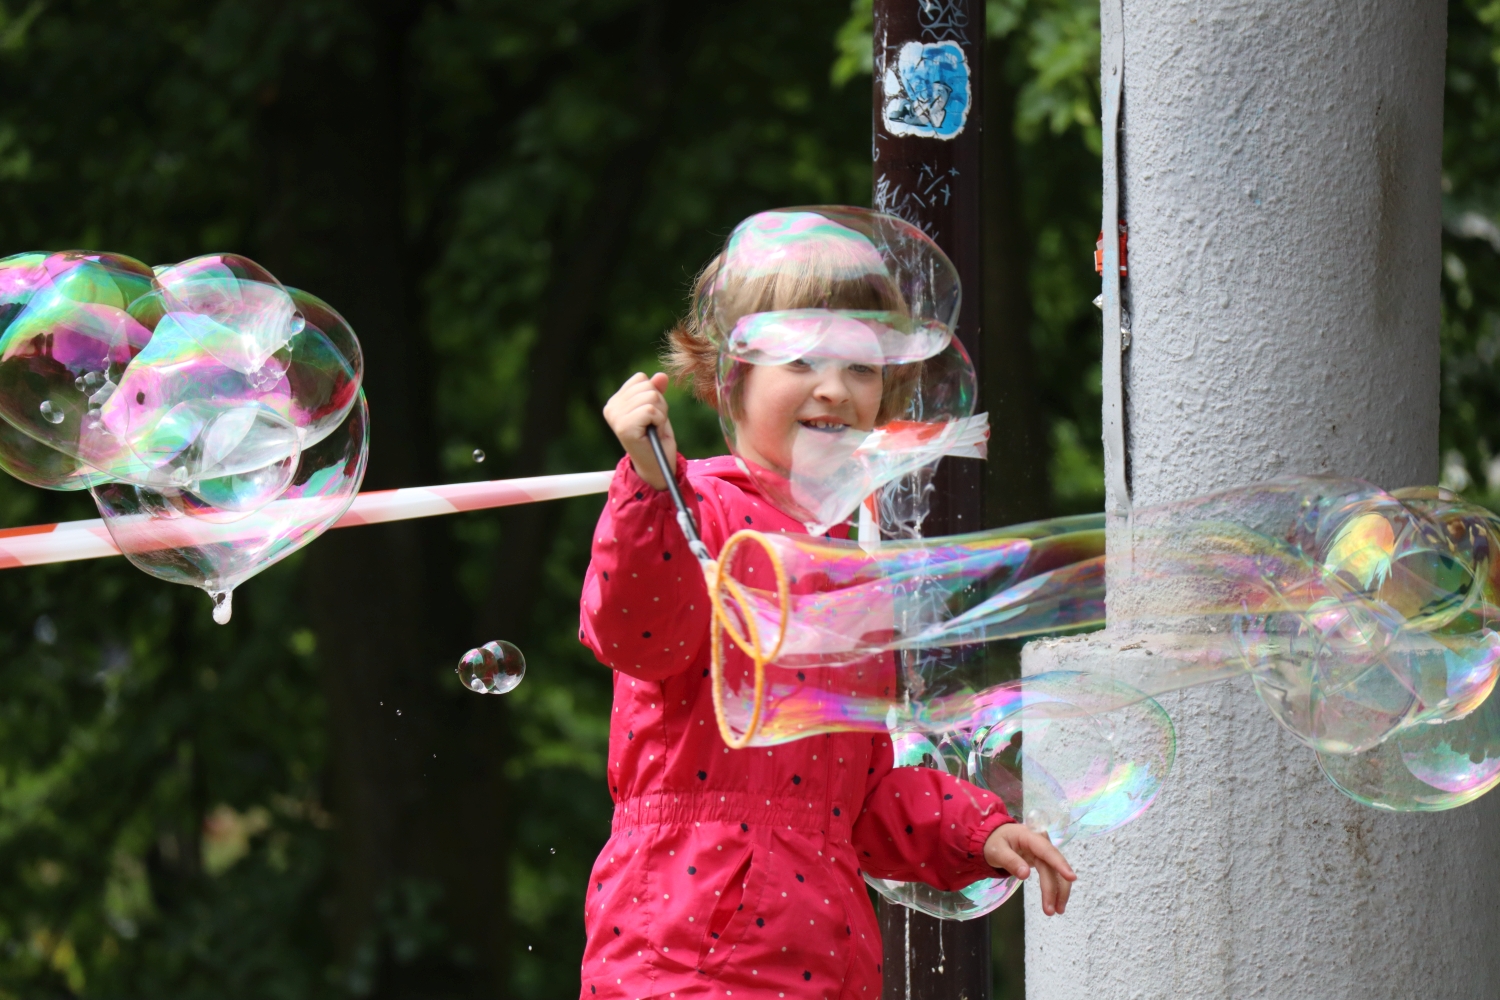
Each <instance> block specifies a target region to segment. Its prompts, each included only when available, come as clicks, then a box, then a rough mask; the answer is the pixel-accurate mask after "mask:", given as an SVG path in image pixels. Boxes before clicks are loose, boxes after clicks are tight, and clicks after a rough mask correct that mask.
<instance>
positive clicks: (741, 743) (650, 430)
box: [646, 425, 791, 750]
mask: <svg viewBox="0 0 1500 1000" xmlns="http://www.w3.org/2000/svg"><path fill="white" fill-rule="evenodd" d="M646 437H647V438H649V439H650V441H651V451H652V452H653V453H655V455H656V465H657V467H658V468H659V469H661V477H662V479H664V480H666V483H667V492H668V493H670V494H671V496H672V503H673V505H674V506H676V508H677V526H678V527H679V528H681V529H682V534H683V537H685V538H686V539H687V543H688V549H689V550H690V551H691V552H692V553H693V555H694V556H696V557H697V559H698V565H699V566H701V567H702V569H703V578H704V581H705V582H706V583H707V584H708V598H709V602H710V604H711V605H712V606H713V616H712V617H711V618H710V620H709V637H708V641H709V648H710V650H711V651H712V659H711V666H712V673H713V699H714V716H715V718H716V719H717V721H718V723H719V735H720V736H722V737H723V738H724V743H725V744H726V745H727V746H729V748H730V749H732V750H743V749H744V748H745V747H747V746H749V745H750V741H751V740H753V739H754V738H755V734H756V733H757V732H758V731H759V730H760V722H761V708H762V705H763V703H764V701H765V691H766V664H768V663H770V662H772V661H773V660H775V659H776V657H777V656H778V655H779V654H780V652H781V647H782V644H783V643H784V642H785V641H786V631H787V624H788V622H789V621H790V617H791V592H790V590H789V588H788V587H787V575H786V569H785V567H784V566H783V565H782V562H781V555H780V553H778V552H777V551H776V550H775V549H774V548H772V547H771V546H770V545H769V544H767V543H766V540H765V539H764V537H762V535H761V533H760V532H758V531H751V530H749V529H746V530H744V531H737V532H735V533H734V534H733V535H731V536H730V537H729V540H728V541H726V542H725V543H724V547H723V548H722V549H720V550H719V558H718V559H717V560H716V559H714V558H713V557H712V556H710V555H709V554H708V546H707V545H704V544H703V539H702V538H700V537H699V535H698V526H697V525H696V524H695V523H694V522H693V515H692V513H691V512H689V510H688V508H687V502H686V501H684V500H683V499H682V491H681V490H679V489H678V488H677V477H676V476H674V475H672V472H670V471H668V470H669V469H670V468H671V466H670V465H669V464H668V463H667V452H666V449H664V448H663V447H662V446H661V437H660V435H658V433H657V431H656V427H655V425H652V426H650V427H647V428H646ZM747 541H754V542H756V543H757V544H759V545H760V547H761V548H762V549H763V550H764V551H765V553H766V555H767V557H768V558H769V559H770V560H771V569H772V570H773V571H774V572H775V574H776V596H777V598H778V601H777V604H778V615H777V629H776V641H775V642H774V643H772V645H771V648H770V650H769V651H764V652H763V651H762V648H761V642H760V627H759V625H758V624H757V621H756V616H755V615H753V614H744V615H742V616H741V620H742V621H744V623H745V632H746V633H748V635H746V634H742V633H741V632H740V631H739V630H738V629H736V628H735V627H734V621H733V619H732V618H731V616H730V614H729V610H728V609H727V608H726V607H725V606H724V594H725V591H728V593H729V595H730V596H731V597H732V598H734V601H735V603H736V604H737V605H738V606H739V607H741V608H749V607H750V602H749V599H748V595H747V594H746V593H745V592H744V590H743V589H742V588H741V587H740V585H739V583H738V582H737V581H736V580H735V579H734V577H732V576H730V575H729V574H728V573H727V572H726V567H728V566H729V557H730V555H731V554H732V553H733V552H734V550H735V549H736V548H738V547H739V546H740V545H742V544H744V543H745V542H747ZM723 634H727V635H728V636H729V638H730V641H732V642H733V643H734V644H735V645H736V646H738V647H739V648H740V651H741V652H743V653H744V654H745V655H746V656H748V657H749V658H750V662H751V663H753V664H754V669H755V697H754V701H753V703H752V705H751V709H750V721H749V723H748V724H747V725H746V726H745V731H744V733H742V734H741V735H739V736H736V735H734V730H732V729H731V728H730V727H729V715H728V713H727V712H726V711H725V709H724V649H723V643H722V642H721V641H720V638H721V635H723Z"/></svg>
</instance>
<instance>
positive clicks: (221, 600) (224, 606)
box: [208, 590, 234, 625]
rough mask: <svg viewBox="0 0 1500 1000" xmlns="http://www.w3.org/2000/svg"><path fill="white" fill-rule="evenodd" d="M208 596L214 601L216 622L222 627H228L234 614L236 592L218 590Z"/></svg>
mask: <svg viewBox="0 0 1500 1000" xmlns="http://www.w3.org/2000/svg"><path fill="white" fill-rule="evenodd" d="M208 596H209V597H212V598H213V599H214V621H215V622H217V623H219V624H220V625H228V624H229V619H230V617H231V616H232V615H233V614H234V591H232V590H218V591H213V592H211V593H210V594H209V595H208Z"/></svg>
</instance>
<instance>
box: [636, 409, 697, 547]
mask: <svg viewBox="0 0 1500 1000" xmlns="http://www.w3.org/2000/svg"><path fill="white" fill-rule="evenodd" d="M646 437H648V438H650V439H651V450H652V451H654V452H655V453H656V464H657V467H658V468H660V469H661V477H662V478H663V479H665V480H666V481H667V492H668V493H670V494H672V503H673V504H675V505H676V507H677V526H678V527H679V528H681V529H682V534H683V536H684V537H686V538H687V543H688V549H689V550H690V551H691V552H692V553H693V555H694V556H696V557H697V559H698V561H699V562H701V563H707V562H713V557H712V556H710V555H709V554H708V546H707V545H704V544H703V539H701V538H699V537H698V526H697V525H696V524H694V523H693V515H692V514H690V513H688V509H687V504H686V503H684V502H683V499H682V492H681V491H680V490H678V489H677V476H676V475H675V473H676V472H677V470H676V469H674V468H672V467H671V466H669V465H668V464H667V452H666V450H665V449H664V448H662V446H661V435H659V434H657V433H656V425H655V424H651V425H650V426H648V427H647V428H646Z"/></svg>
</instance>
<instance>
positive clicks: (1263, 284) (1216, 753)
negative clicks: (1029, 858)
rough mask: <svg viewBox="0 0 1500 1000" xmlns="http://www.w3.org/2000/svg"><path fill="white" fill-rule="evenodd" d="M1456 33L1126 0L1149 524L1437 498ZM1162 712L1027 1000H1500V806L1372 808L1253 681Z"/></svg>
mask: <svg viewBox="0 0 1500 1000" xmlns="http://www.w3.org/2000/svg"><path fill="white" fill-rule="evenodd" d="M1106 7H1108V5H1107V4H1106ZM1445 14H1446V10H1445V5H1444V4H1442V3H1440V2H1437V0H1298V2H1293V0H1277V2H1266V0H1243V2H1231V0H1196V2H1189V0H1125V3H1124V16H1123V32H1124V40H1125V44H1124V51H1125V57H1124V65H1125V74H1124V80H1125V96H1124V138H1123V148H1122V163H1123V168H1122V174H1123V185H1122V188H1123V204H1124V213H1125V216H1126V218H1127V220H1128V222H1129V225H1130V257H1129V267H1130V274H1129V279H1128V282H1127V289H1126V295H1127V302H1126V304H1127V306H1128V307H1129V311H1130V316H1131V327H1132V346H1131V348H1130V351H1129V353H1128V355H1127V357H1126V363H1125V378H1126V394H1127V396H1126V411H1127V414H1128V423H1127V431H1128V436H1127V443H1128V453H1129V460H1130V468H1129V472H1130V483H1131V490H1132V494H1133V496H1132V499H1133V501H1134V503H1135V505H1136V506H1138V507H1139V506H1143V505H1149V504H1155V503H1159V502H1163V501H1169V500H1176V499H1181V498H1184V497H1189V496H1193V495H1196V494H1199V493H1204V492H1208V491H1210V490H1214V489H1217V488H1221V487H1228V486H1234V485H1239V484H1243V483H1247V482H1251V481H1254V480H1258V479H1265V478H1269V477H1272V476H1276V475H1280V474H1288V473H1331V474H1342V475H1352V476H1359V477H1362V478H1365V479H1368V480H1370V481H1373V482H1375V483H1378V484H1380V485H1382V486H1387V487H1395V486H1402V485H1410V484H1416V483H1432V482H1435V481H1436V479H1437V475H1438V447H1437V419H1438V403H1437V396H1438V319H1439V312H1438V310H1439V305H1438V282H1439V266H1440V264H1439V226H1440V219H1439V208H1440V206H1439V179H1440V152H1441V132H1442V90H1443V54H1444V47H1445V44H1446V34H1445V32H1446V28H1445ZM1111 20H1112V18H1110V17H1109V16H1108V14H1107V16H1106V23H1105V33H1106V44H1108V36H1109V33H1110V32H1111V31H1112V30H1116V26H1115V25H1112V24H1111V23H1110V21H1111ZM1106 349H1109V348H1108V347H1107V348H1106ZM1123 541H1124V538H1123V536H1122V535H1121V534H1120V533H1119V532H1118V531H1113V532H1112V534H1111V540H1110V544H1111V548H1112V551H1118V550H1119V548H1120V546H1121V544H1122V543H1123ZM1123 582H1124V581H1119V580H1113V579H1112V580H1111V587H1112V593H1116V592H1117V591H1116V590H1115V589H1114V588H1116V587H1117V586H1118V585H1120V584H1123ZM1126 639H1128V636H1125V635H1120V634H1115V635H1111V634H1109V633H1103V634H1101V635H1099V636H1094V637H1086V638H1080V639H1069V640H1058V641H1051V642H1044V643H1035V644H1033V645H1032V646H1030V647H1029V648H1028V649H1027V651H1026V654H1025V657H1024V660H1023V669H1024V670H1025V672H1027V673H1035V672H1039V671H1042V670H1049V669H1079V668H1091V669H1097V668H1099V667H1100V666H1103V667H1105V668H1108V667H1110V666H1111V665H1114V666H1121V665H1122V661H1121V660H1120V658H1119V657H1117V656H1116V655H1115V653H1114V651H1115V650H1116V649H1117V647H1118V645H1120V644H1121V643H1123V642H1125V640H1126ZM1163 704H1164V705H1165V707H1166V708H1167V709H1168V711H1169V712H1171V714H1172V716H1173V718H1174V720H1175V721H1176V723H1177V725H1178V727H1179V757H1178V766H1177V770H1176V772H1175V774H1174V776H1173V778H1172V780H1171V783H1170V785H1169V786H1168V788H1167V789H1166V791H1165V792H1164V793H1163V794H1162V796H1161V797H1160V799H1159V800H1158V803H1157V804H1156V806H1155V807H1154V808H1153V809H1152V811H1151V812H1149V813H1148V814H1147V815H1146V816H1144V817H1143V818H1142V819H1140V820H1139V821H1137V822H1136V823H1135V824H1133V825H1132V826H1130V827H1127V828H1125V829H1123V830H1121V831H1118V832H1116V833H1115V834H1112V835H1110V836H1109V837H1105V838H1101V839H1099V840H1097V841H1094V842H1089V843H1086V844H1079V845H1076V847H1073V848H1070V849H1069V853H1070V855H1071V856H1073V857H1074V859H1075V860H1076V862H1077V864H1078V867H1079V871H1080V881H1079V883H1078V887H1077V889H1076V891H1075V895H1074V901H1073V903H1072V905H1071V906H1070V908H1069V911H1068V913H1067V914H1066V915H1065V916H1063V917H1061V918H1052V919H1047V918H1044V917H1043V916H1042V914H1041V911H1040V908H1039V906H1038V905H1037V898H1036V895H1035V886H1034V884H1033V885H1028V887H1027V899H1026V905H1027V917H1026V936H1027V953H1026V961H1027V996H1028V997H1029V998H1030V1000H1075V998H1076V1000H1114V998H1134V997H1140V998H1156V997H1171V998H1192V1000H1211V998H1212V1000H1217V998H1225V1000H1228V998H1233V1000H1242V998H1247V997H1268V998H1276V1000H1283V998H1285V1000H1304V998H1305V1000H1344V998H1348V1000H1376V998H1387V997H1388V998H1403V1000H1405V998H1410V997H1417V996H1421V997H1430V998H1442V1000H1467V998H1473V1000H1494V998H1497V997H1500V795H1492V796H1489V797H1487V798H1486V799H1482V800H1480V801H1479V802H1478V803H1476V804H1473V805H1470V806H1467V807H1465V808H1462V809H1459V810H1455V811H1453V812H1448V813H1443V814H1435V815H1392V814H1386V813H1380V812H1376V811H1375V810H1372V809H1368V808H1366V807H1363V806H1360V805H1357V804H1356V803H1354V802H1352V801H1350V800H1348V799H1346V798H1344V797H1343V796H1342V795H1340V794H1339V793H1338V792H1337V791H1336V790H1335V789H1334V788H1333V786H1332V785H1330V784H1329V783H1328V782H1327V781H1326V780H1325V779H1324V778H1323V777H1322V775H1321V773H1320V772H1319V770H1318V767H1317V762H1316V760H1315V758H1314V756H1313V754H1312V752H1311V751H1309V750H1307V749H1305V748H1304V747H1302V746H1301V745H1300V744H1298V743H1297V742H1296V741H1295V740H1294V739H1292V738H1291V737H1290V736H1289V735H1288V734H1286V733H1285V732H1283V731H1282V730H1281V729H1279V728H1278V727H1277V725H1276V723H1275V722H1274V721H1273V720H1272V718H1271V716H1270V714H1269V713H1268V712H1267V711H1266V710H1265V708H1264V707H1262V706H1261V704H1260V702H1259V701H1258V700H1257V699H1256V697H1255V695H1254V694H1253V693H1252V692H1251V690H1250V689H1249V687H1248V685H1247V684H1243V683H1240V684H1218V685H1213V686H1210V687H1204V688H1200V689H1197V690H1193V691H1189V692H1184V693H1180V694H1176V695H1171V696H1169V697H1167V698H1164V699H1163Z"/></svg>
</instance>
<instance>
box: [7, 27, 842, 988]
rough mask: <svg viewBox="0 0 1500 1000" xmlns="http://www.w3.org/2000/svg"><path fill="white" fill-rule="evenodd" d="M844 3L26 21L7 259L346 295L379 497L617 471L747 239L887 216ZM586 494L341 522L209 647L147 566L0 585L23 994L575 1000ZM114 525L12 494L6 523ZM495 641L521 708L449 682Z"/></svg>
mask: <svg viewBox="0 0 1500 1000" xmlns="http://www.w3.org/2000/svg"><path fill="white" fill-rule="evenodd" d="M845 13H846V11H845V9H844V8H843V6H842V5H841V4H828V3H824V4H821V5H819V4H811V3H810V4H799V5H796V6H795V7H792V6H788V5H785V4H776V3H768V2H727V3H717V4H707V5H705V4H698V3H691V4H690V3H686V2H682V3H670V2H645V0H642V2H632V0H559V2H557V3H551V4H523V3H515V2H499V0H495V2H480V0H467V2H466V0H457V2H450V3H421V2H408V3H403V2H394V0H392V2H372V3H365V2H361V3H354V2H340V0H304V2H280V3H268V4H244V3H237V2H229V0H224V2H219V3H208V4H188V3H182V2H174V0H146V2H143V3H136V4H92V3H81V2H77V3H69V2H65V0H55V2H51V3H45V4H44V3H34V4H27V3H25V2H21V3H15V2H10V3H6V4H4V5H0V81H3V83H0V87H3V93H4V94H5V97H4V98H3V100H0V252H7V253H8V252H15V251H20V250H24V249H31V248H35V247H44V248H45V247H50V248H61V247H68V246H88V247H107V248H110V249H115V250H120V251H124V252H127V253H130V254H133V255H135V256H138V257H141V258H143V259H145V260H147V261H151V262H159V261H171V260H177V259H181V258H184V257H187V256H190V255H193V254H196V253H201V252H206V251H211V250H215V249H233V250H237V251H240V252H244V253H247V254H249V255H250V256H252V257H255V258H256V259H258V260H261V261H262V262H263V263H265V264H266V265H267V266H269V267H270V268H271V269H272V270H273V271H275V272H276V273H277V274H278V275H279V276H281V277H282V278H283V279H284V280H286V281H288V282H289V283H292V284H297V285H301V286H304V287H308V288H311V289H314V290H316V291H317V292H318V293H319V294H321V295H324V296H326V297H327V298H328V299H330V300H331V301H333V302H334V303H336V304H337V305H338V306H339V307H340V309H341V310H342V311H344V312H345V313H346V315H348V316H349V318H350V320H351V322H352V323H353V325H354V326H355V328H356V329H357V330H358V331H359V332H360V334H361V337H362V339H363V341H364V344H365V347H366V352H367V361H368V370H369V373H370V374H369V381H368V388H369V393H370V398H371V402H372V410H373V413H374V427H373V449H372V464H371V473H370V481H369V485H371V486H376V487H382V486H396V485H410V484H414V483H418V482H425V481H434V480H437V479H439V477H440V478H442V479H449V480H451V479H454V478H492V477H499V476H505V475H512V474H522V473H526V472H546V471H560V470H568V469H597V468H607V467H608V466H610V465H612V464H613V463H614V461H615V459H616V457H617V454H618V453H617V449H616V447H615V446H614V445H613V442H612V441H610V440H608V439H607V437H606V434H605V433H604V429H603V427H602V426H601V424H600V421H599V420H598V417H597V414H598V409H599V406H600V404H601V402H602V399H603V397H604V396H605V395H606V394H607V393H608V392H609V391H610V389H611V387H612V386H613V385H615V384H617V383H618V382H619V381H620V380H621V379H623V377H624V376H625V375H627V374H629V372H631V371H633V370H635V369H636V368H641V367H647V366H650V365H651V364H652V363H653V355H654V353H655V351H656V349H657V342H658V339H659V337H660V334H661V332H662V330H663V329H664V327H665V326H666V325H667V324H668V323H669V322H670V321H671V319H672V318H673V317H674V315H675V314H676V312H677V310H678V309H679V308H680V306H681V303H682V301H683V297H684V292H685V290H686V287H687V285H688V282H689V280H690V279H691V277H692V274H693V272H694V271H695V270H696V268H697V267H698V266H700V265H701V263H703V262H704V261H705V260H706V259H707V257H708V256H710V255H711V253H712V252H713V250H714V249H715V247H716V245H717V243H718V242H719V241H720V240H721V239H722V238H723V235H724V234H725V233H726V232H727V231H728V229H729V228H730V227H731V226H732V225H733V223H734V222H735V221H737V220H738V219H739V218H741V217H742V216H744V215H745V214H748V213H749V212H751V211H754V210H756V209H759V208H763V207H767V206H771V205H781V204H794V203H808V202H830V201H831V202H839V201H846V202H847V201H853V202H859V201H862V200H866V199H867V198H868V190H869V183H870V182H869V167H868V163H867V151H868V139H867V134H866V132H867V128H868V106H867V104H866V101H865V98H864V97H862V96H861V95H859V94H857V93H855V92H853V91H835V90H834V89H833V88H832V85H831V84H830V82H829V80H828V65H829V62H830V60H831V58H832V49H831V39H832V37H833V34H834V32H835V31H836V30H837V28H838V26H839V24H840V23H841V22H842V20H843V18H844V16H845ZM676 403H677V405H678V414H679V416H678V421H679V426H680V427H681V429H682V430H681V433H682V435H683V438H684V440H685V441H686V442H687V444H688V446H689V447H690V448H691V449H692V450H694V451H695V452H697V453H700V454H702V453H708V452H711V451H713V450H715V449H717V448H719V447H721V446H720V445H719V442H718V435H717V430H716V427H715V424H714V421H713V420H712V418H711V417H710V416H709V415H708V414H705V413H702V412H694V407H693V404H690V403H688V402H687V401H686V399H685V398H684V397H682V396H681V395H679V396H678V397H676ZM476 447H482V448H483V449H484V450H485V451H486V452H487V453H488V460H487V461H486V462H485V464H483V465H477V464H476V463H475V462H474V461H473V459H472V458H471V457H470V456H471V453H472V451H473V449H474V448H476ZM597 512H598V501H597V499H589V500H581V501H578V502H575V503H571V504H557V505H551V506H550V507H549V509H547V510H545V511H542V510H517V511H511V512H496V513H491V514H472V515H467V516H465V517H463V518H454V519H448V521H447V522H446V523H436V522H435V523H433V524H431V525H426V526H409V527H402V528H397V529H395V530H388V529H380V528H377V529H362V530H361V531H360V532H358V533H354V532H344V533H336V535H335V536H331V537H329V538H326V539H323V540H321V541H320V542H319V543H318V544H317V545H315V546H314V547H313V548H312V549H310V550H309V551H308V552H306V553H305V554H303V555H301V556H299V557H296V558H294V559H292V560H289V561H288V563H286V564H285V565H282V566H278V567H276V568H275V569H273V570H271V571H270V572H268V573H266V574H265V575H263V576H262V577H260V578H258V579H257V580H255V581H253V582H252V583H250V584H248V585H247V586H245V587H244V588H243V589H242V591H241V592H240V594H239V598H238V600H237V601H236V615H235V620H234V621H233V622H232V623H231V624H230V625H228V626H226V627H223V628H216V627H215V626H213V625H212V623H211V622H210V621H209V618H208V614H207V611H208V605H207V603H206V598H204V597H203V596H202V595H198V594H194V593H189V592H185V591H182V590H180V589H178V588H173V587H170V586H168V585H166V584H161V583H158V582H155V581H152V580H149V579H147V578H145V577H143V576H141V575H139V574H138V573H136V572H135V571H133V570H131V569H130V568H128V567H127V566H124V565H123V564H120V563H95V564H80V565H75V566H58V567H52V568H46V569H38V570H28V571H18V572H12V573H7V574H4V575H3V576H0V593H3V602H0V645H3V650H0V872H3V873H4V877H3V878H0V884H3V886H4V888H3V889H0V996H17V997H20V996H25V997H36V996H66V995H84V996H108V997H124V996H140V997H152V998H156V997H192V996H214V997H224V996H246V997H252V996H253V997H287V998H293V997H296V998H302V997H320V996H330V997H332V996H345V995H354V996H402V997H414V996H434V997H437V996H442V997H459V996H487V997H491V996H501V995H505V996H517V997H520V996H536V997H549V998H550V997H556V996H561V995H567V994H568V993H569V992H570V991H571V990H574V989H576V983H577V966H578V959H579V954H580V952H581V949H582V939H581V932H580V921H581V910H582V900H583V895H584V889H585V885H586V879H587V872H588V868H589V865H590V864H591V862H592V859H593V854H594V852H595V851H596V850H597V848H598V846H599V845H600V844H601V843H602V842H603V841H604V839H605V837H606V836H607V831H608V823H609V798H608V790H607V789H606V788H605V784H604V753H605V734H606V731H607V716H608V704H609V697H610V691H609V675H608V673H607V672H606V671H604V670H602V669H600V668H599V667H598V666H597V665H596V664H594V663H593V661H592V658H591V657H590V656H589V655H588V654H587V653H586V652H584V651H583V650H582V648H581V647H580V646H579V645H578V644H577V642H576V641H575V640H574V639H573V638H572V636H573V635H574V631H575V628H576V614H577V612H576V608H577V603H576V602H577V592H578V586H579V581H580V577H581V573H582V569H583V564H584V563H585V561H586V558H587V540H588V537H589V529H590V527H591V525H592V521H593V519H594V517H595V516H596V515H597ZM92 513H93V511H92V510H91V509H90V505H89V504H88V502H87V500H86V499H85V498H80V497H77V496H60V495H47V494H42V493H40V492H39V491H34V490H29V489H27V488H25V487H22V486H20V485H18V484H15V483H12V482H9V481H7V482H4V483H0V515H3V517H4V521H3V523H4V524H5V525H21V524H29V523H35V522H38V521H46V520H55V519H66V518H76V517H87V516H91V515H92ZM497 637H505V638H509V639H512V640H514V641H516V642H517V643H518V644H520V645H521V646H522V648H523V649H525V650H526V651H527V653H528V655H529V657H530V660H531V670H530V676H529V678H528V680H527V682H526V684H524V685H523V686H522V687H521V689H520V690H518V691H517V692H515V694H513V695H511V696H509V697H508V698H505V699H481V698H476V697H474V696H472V695H469V694H467V693H465V692H461V691H460V690H459V689H458V686H457V683H456V681H455V679H454V677H453V673H452V668H453V664H454V663H455V662H456V660H457V658H458V656H459V654H460V653H462V652H463V650H464V649H465V648H468V647H469V646H473V645H477V644H478V643H479V642H482V641H484V640H486V639H490V638H497Z"/></svg>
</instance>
